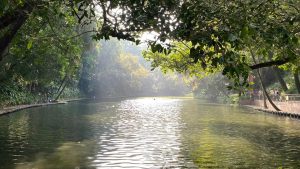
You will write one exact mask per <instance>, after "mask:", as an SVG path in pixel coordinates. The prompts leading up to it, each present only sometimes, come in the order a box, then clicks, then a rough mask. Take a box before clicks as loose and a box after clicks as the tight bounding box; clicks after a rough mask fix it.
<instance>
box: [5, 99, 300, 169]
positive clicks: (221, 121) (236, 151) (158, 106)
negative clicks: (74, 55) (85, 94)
mask: <svg viewBox="0 0 300 169" xmlns="http://www.w3.org/2000/svg"><path fill="white" fill-rule="evenodd" d="M0 145H1V146H0V164H1V165H0V168H5V169H9V168H17V169H21V168H22V169H23V168H25V169H26V168H28V169H29V168H47V169H48V168H49V169H50V168H130V169H131V168H278V167H284V168H300V156H299V154H300V121H299V120H293V119H288V118H283V117H277V116H273V115H268V114H264V113H261V112H256V111H253V110H249V109H243V108H239V107H231V106H221V105H209V104H203V103H201V102H200V101H198V100H193V99H172V98H155V99H154V98H139V99H131V100H123V101H122V100H121V101H120V100H118V101H117V100H115V101H114V100H110V101H89V102H77V103H69V104H67V105H56V106H49V107H40V108H34V109H28V110H24V111H20V112H17V113H14V114H9V115H6V116H2V117H0Z"/></svg>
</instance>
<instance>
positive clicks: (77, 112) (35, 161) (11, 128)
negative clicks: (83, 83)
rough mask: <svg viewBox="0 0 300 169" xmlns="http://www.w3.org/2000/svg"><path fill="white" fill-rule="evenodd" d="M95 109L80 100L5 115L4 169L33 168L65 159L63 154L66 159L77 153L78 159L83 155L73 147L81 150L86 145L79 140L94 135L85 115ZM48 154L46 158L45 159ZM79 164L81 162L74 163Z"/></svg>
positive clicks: (0, 122)
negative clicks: (78, 153) (47, 162)
mask: <svg viewBox="0 0 300 169" xmlns="http://www.w3.org/2000/svg"><path fill="white" fill-rule="evenodd" d="M95 110H96V107H92V106H87V104H86V103H79V102H77V103H74V104H73V103H71V104H67V105H55V106H47V107H38V108H32V109H27V110H22V111H19V112H16V113H13V114H9V115H6V116H2V117H1V119H0V145H1V146H0V164H1V166H0V168H5V169H9V168H15V167H16V166H17V167H21V166H22V167H21V168H32V167H30V166H31V165H33V166H35V165H39V164H41V163H45V161H51V160H52V159H56V158H61V160H63V161H64V160H65V159H63V156H62V155H63V154H65V156H66V157H65V158H68V156H69V157H70V156H73V157H74V159H75V161H76V158H79V156H78V155H76V153H75V151H73V150H78V149H79V148H81V146H82V145H83V144H79V143H82V142H86V141H85V140H89V139H91V138H92V137H93V136H94V135H93V133H92V132H91V128H90V126H89V125H88V123H87V121H86V120H85V117H84V115H85V114H87V113H91V112H94V111H95ZM71 150H72V153H70V151H71ZM49 154H50V155H49ZM68 154H69V155H68ZM46 156H47V158H45V159H46V160H44V161H43V160H41V159H42V158H44V157H46ZM48 156H49V158H48ZM73 157H72V158H73ZM80 157H83V156H80ZM81 161H82V160H81ZM66 162H67V163H68V160H66ZM70 164H71V162H70ZM28 166H29V167H28ZM76 166H77V163H74V167H76ZM38 168H40V167H38ZM54 168H55V167H54Z"/></svg>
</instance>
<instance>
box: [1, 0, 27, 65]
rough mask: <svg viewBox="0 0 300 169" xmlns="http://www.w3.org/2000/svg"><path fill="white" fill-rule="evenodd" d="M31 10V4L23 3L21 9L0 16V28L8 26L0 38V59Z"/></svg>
mask: <svg viewBox="0 0 300 169" xmlns="http://www.w3.org/2000/svg"><path fill="white" fill-rule="evenodd" d="M32 10H33V5H30V4H28V3H25V4H24V6H23V7H22V8H21V9H16V10H15V12H14V13H12V14H5V15H4V16H2V17H1V22H0V23H1V24H0V30H2V29H4V28H6V27H8V28H9V29H8V30H7V31H6V32H5V33H4V34H3V36H1V38H0V61H2V60H3V58H4V53H5V51H6V49H7V48H8V46H9V44H10V43H11V41H12V40H13V38H14V36H15V35H16V34H17V32H18V30H19V29H20V28H21V26H22V25H23V24H24V23H25V21H26V20H27V19H28V14H30V13H31V12H32Z"/></svg>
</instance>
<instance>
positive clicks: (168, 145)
mask: <svg viewBox="0 0 300 169" xmlns="http://www.w3.org/2000/svg"><path fill="white" fill-rule="evenodd" d="M180 106H181V101H179V100H169V99H157V100H154V99H151V98H146V99H138V100H127V101H123V102H121V103H120V105H119V106H118V108H117V112H118V113H117V119H118V120H116V121H114V122H112V123H111V124H108V125H109V127H110V128H111V130H107V131H106V132H104V133H102V134H101V135H100V136H99V142H98V145H99V147H98V153H97V154H96V156H95V157H94V158H93V165H92V166H95V167H100V168H103V167H105V168H114V167H117V168H120V167H122V168H161V167H162V168H171V167H184V166H188V165H191V164H192V163H191V162H190V163H191V164H189V163H188V162H187V161H186V160H185V158H184V157H183V156H182V155H181V153H180V151H181V147H182V145H181V140H180V131H181V126H182V125H181V123H180Z"/></svg>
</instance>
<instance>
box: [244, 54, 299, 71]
mask: <svg viewBox="0 0 300 169" xmlns="http://www.w3.org/2000/svg"><path fill="white" fill-rule="evenodd" d="M293 59H294V58H293V57H287V58H284V59H279V60H272V61H269V62H263V63H258V64H255V65H252V66H250V68H251V69H252V70H254V69H259V68H263V67H270V66H280V65H283V64H286V63H288V62H290V61H292V60H293Z"/></svg>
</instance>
